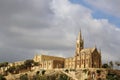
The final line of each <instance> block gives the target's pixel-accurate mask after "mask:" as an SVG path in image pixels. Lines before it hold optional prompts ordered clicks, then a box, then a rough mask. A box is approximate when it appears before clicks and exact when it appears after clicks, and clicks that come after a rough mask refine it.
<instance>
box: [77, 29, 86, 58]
mask: <svg viewBox="0 0 120 80" xmlns="http://www.w3.org/2000/svg"><path fill="white" fill-rule="evenodd" d="M83 48H84V40H83V39H82V34H81V31H80V32H79V34H78V37H77V40H76V56H77V55H79V53H80V51H81V50H82V49H83Z"/></svg>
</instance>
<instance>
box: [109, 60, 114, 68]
mask: <svg viewBox="0 0 120 80" xmlns="http://www.w3.org/2000/svg"><path fill="white" fill-rule="evenodd" d="M109 66H110V68H111V69H113V66H114V65H113V62H112V61H110V62H109Z"/></svg>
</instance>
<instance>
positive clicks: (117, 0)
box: [85, 0, 120, 17]
mask: <svg viewBox="0 0 120 80" xmlns="http://www.w3.org/2000/svg"><path fill="white" fill-rule="evenodd" d="M85 1H86V2H87V3H89V4H91V5H92V6H93V7H95V8H97V9H100V10H101V11H104V12H106V13H107V14H111V15H113V16H116V17H120V10H119V9H120V5H119V4H120V0H85Z"/></svg>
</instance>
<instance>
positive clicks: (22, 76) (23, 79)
mask: <svg viewBox="0 0 120 80" xmlns="http://www.w3.org/2000/svg"><path fill="white" fill-rule="evenodd" d="M20 80H29V79H28V75H27V73H26V74H24V75H21V76H20Z"/></svg>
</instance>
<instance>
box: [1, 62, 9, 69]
mask: <svg viewBox="0 0 120 80" xmlns="http://www.w3.org/2000/svg"><path fill="white" fill-rule="evenodd" d="M7 66H8V62H2V63H0V68H1V67H7Z"/></svg>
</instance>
